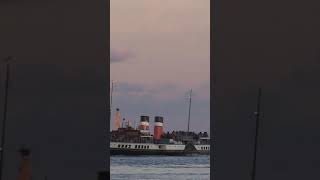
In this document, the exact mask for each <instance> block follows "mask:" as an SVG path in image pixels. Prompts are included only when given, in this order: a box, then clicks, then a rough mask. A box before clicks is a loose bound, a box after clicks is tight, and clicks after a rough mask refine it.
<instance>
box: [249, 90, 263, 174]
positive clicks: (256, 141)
mask: <svg viewBox="0 0 320 180" xmlns="http://www.w3.org/2000/svg"><path fill="white" fill-rule="evenodd" d="M260 104H261V88H259V91H258V100H257V111H256V112H255V115H256V133H255V139H254V152H253V153H254V154H253V163H252V174H251V180H255V179H256V161H257V148H258V137H259V120H260V119H259V118H260Z"/></svg>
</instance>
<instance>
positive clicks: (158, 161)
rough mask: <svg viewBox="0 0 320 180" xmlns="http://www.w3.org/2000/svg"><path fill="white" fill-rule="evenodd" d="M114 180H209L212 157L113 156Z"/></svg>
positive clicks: (112, 171)
mask: <svg viewBox="0 0 320 180" xmlns="http://www.w3.org/2000/svg"><path fill="white" fill-rule="evenodd" d="M110 169H111V179H112V180H124V179H132V180H161V179H166V180H171V179H172V180H209V179H210V156H111V168H110Z"/></svg>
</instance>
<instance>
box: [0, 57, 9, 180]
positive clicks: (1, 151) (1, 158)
mask: <svg viewBox="0 0 320 180" xmlns="http://www.w3.org/2000/svg"><path fill="white" fill-rule="evenodd" d="M11 59H12V57H10V56H9V57H7V58H5V59H4V62H5V63H6V80H5V91H4V93H5V94H4V110H3V119H2V134H1V147H0V148H1V149H0V180H2V176H3V173H2V172H3V164H4V150H5V139H6V122H7V108H8V87H9V79H10V77H9V76H10V64H9V63H10V60H11Z"/></svg>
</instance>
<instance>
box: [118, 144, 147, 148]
mask: <svg viewBox="0 0 320 180" xmlns="http://www.w3.org/2000/svg"><path fill="white" fill-rule="evenodd" d="M118 148H131V145H130V144H129V145H124V144H122V145H120V144H118ZM134 148H135V149H149V146H144V145H135V146H134Z"/></svg>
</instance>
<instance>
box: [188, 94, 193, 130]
mask: <svg viewBox="0 0 320 180" xmlns="http://www.w3.org/2000/svg"><path fill="white" fill-rule="evenodd" d="M191 96H192V89H190V94H189V113H188V132H189V130H190V112H191Z"/></svg>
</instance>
